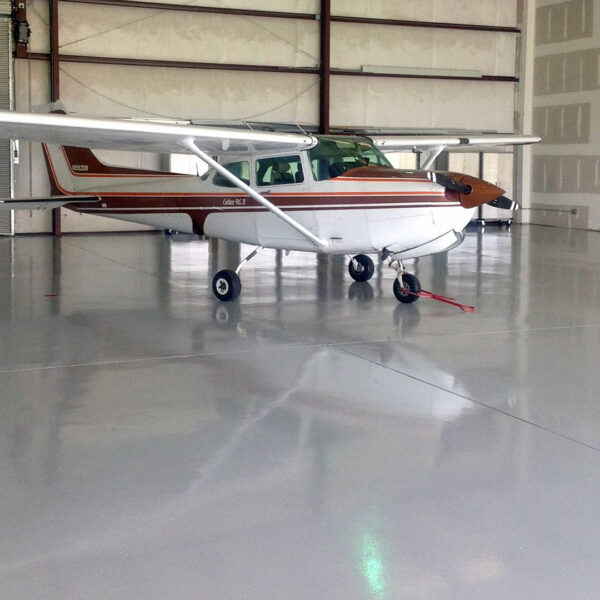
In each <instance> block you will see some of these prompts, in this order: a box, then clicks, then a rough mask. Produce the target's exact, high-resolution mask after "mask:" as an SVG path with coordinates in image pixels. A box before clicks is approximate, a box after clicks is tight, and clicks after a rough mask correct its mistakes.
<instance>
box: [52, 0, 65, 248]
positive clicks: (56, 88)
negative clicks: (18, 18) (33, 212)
mask: <svg viewBox="0 0 600 600" xmlns="http://www.w3.org/2000/svg"><path fill="white" fill-rule="evenodd" d="M49 11H50V13H49V17H50V102H56V101H57V100H59V99H60V77H59V59H60V56H59V45H58V0H50V5H49ZM60 210H61V209H60V208H54V209H52V233H53V234H54V235H56V236H59V235H62V219H61V216H60Z"/></svg>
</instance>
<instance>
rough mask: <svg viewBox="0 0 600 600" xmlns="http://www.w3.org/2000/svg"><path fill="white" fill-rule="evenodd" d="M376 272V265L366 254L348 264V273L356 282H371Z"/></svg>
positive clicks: (354, 258)
mask: <svg viewBox="0 0 600 600" xmlns="http://www.w3.org/2000/svg"><path fill="white" fill-rule="evenodd" d="M374 272H375V265H374V264H373V261H372V260H371V259H370V258H369V257H368V256H367V255H366V254H357V255H356V256H354V257H352V260H351V261H350V262H349V263H348V273H350V277H352V279H354V281H369V279H371V277H373V273H374Z"/></svg>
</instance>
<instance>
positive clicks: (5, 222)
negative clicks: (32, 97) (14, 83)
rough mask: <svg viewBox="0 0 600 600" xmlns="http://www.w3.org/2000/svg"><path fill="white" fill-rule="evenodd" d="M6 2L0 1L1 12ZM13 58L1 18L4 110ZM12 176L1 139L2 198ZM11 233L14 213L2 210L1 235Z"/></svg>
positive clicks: (6, 148) (1, 105)
mask: <svg viewBox="0 0 600 600" xmlns="http://www.w3.org/2000/svg"><path fill="white" fill-rule="evenodd" d="M4 4H5V3H3V2H2V1H0V14H1V13H2V11H3V6H4ZM8 4H9V5H10V3H8ZM9 13H10V10H9ZM11 60H12V56H11V47H10V20H9V19H6V18H0V109H3V110H8V109H9V108H10V93H11V86H10V77H11V65H10V61H11ZM11 177H12V175H11V155H10V142H9V141H0V198H10V195H11V181H12V179H11ZM10 234H12V214H11V213H10V212H7V211H0V235H10Z"/></svg>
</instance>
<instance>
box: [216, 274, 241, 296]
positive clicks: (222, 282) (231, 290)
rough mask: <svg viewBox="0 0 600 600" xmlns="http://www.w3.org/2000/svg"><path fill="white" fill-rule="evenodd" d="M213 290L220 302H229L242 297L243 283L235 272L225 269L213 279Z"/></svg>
mask: <svg viewBox="0 0 600 600" xmlns="http://www.w3.org/2000/svg"><path fill="white" fill-rule="evenodd" d="M212 289H213V292H214V294H215V296H216V297H217V298H218V299H219V300H221V301H222V302H228V301H230V300H235V299H236V298H237V297H238V296H239V295H240V292H241V291H242V282H241V280H240V278H239V276H238V274H237V273H236V272H235V271H231V270H229V269H225V270H224V271H219V272H218V273H217V274H216V275H215V276H214V277H213V282H212Z"/></svg>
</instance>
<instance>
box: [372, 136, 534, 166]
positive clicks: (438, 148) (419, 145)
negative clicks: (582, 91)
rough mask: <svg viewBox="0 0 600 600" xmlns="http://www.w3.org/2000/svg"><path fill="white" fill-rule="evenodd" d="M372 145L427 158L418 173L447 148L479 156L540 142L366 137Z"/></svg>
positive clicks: (522, 138) (503, 138)
mask: <svg viewBox="0 0 600 600" xmlns="http://www.w3.org/2000/svg"><path fill="white" fill-rule="evenodd" d="M369 137H370V139H371V141H372V142H373V144H374V145H375V146H376V147H378V148H379V149H380V150H381V151H382V152H394V151H396V152H398V151H399V152H402V151H405V152H419V153H424V154H425V156H426V158H425V161H424V162H423V164H422V165H421V166H420V168H421V169H423V170H425V171H427V170H429V169H430V168H431V167H432V166H433V163H434V161H435V159H436V158H437V157H438V156H439V155H440V154H441V153H442V152H443V151H444V150H446V149H447V148H452V149H460V150H464V149H465V148H468V149H469V150H470V151H472V152H481V151H483V150H486V149H487V148H489V147H492V146H522V145H524V144H537V142H539V141H541V139H542V138H540V137H538V136H536V135H516V134H510V133H498V134H474V135H464V136H462V135H439V136H436V135H390V136H369Z"/></svg>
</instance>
